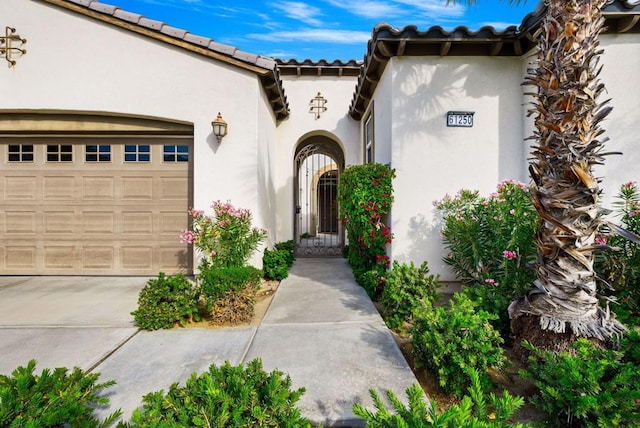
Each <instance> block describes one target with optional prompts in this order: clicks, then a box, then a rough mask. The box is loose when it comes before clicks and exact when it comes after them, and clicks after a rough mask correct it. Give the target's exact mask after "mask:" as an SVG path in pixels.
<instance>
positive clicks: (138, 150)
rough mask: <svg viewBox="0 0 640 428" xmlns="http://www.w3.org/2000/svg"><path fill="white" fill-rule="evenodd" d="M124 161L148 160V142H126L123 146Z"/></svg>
mask: <svg viewBox="0 0 640 428" xmlns="http://www.w3.org/2000/svg"><path fill="white" fill-rule="evenodd" d="M124 161H125V162H150V161H151V148H150V146H149V145H148V144H127V145H125V146H124Z"/></svg>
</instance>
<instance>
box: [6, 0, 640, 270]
mask: <svg viewBox="0 0 640 428" xmlns="http://www.w3.org/2000/svg"><path fill="white" fill-rule="evenodd" d="M114 3H117V0H114ZM542 14H544V10H543V9H537V10H536V11H535V12H533V13H532V14H529V15H527V16H526V17H524V18H523V21H522V24H521V25H520V26H519V27H509V28H507V29H506V30H504V31H496V30H495V29H494V28H491V27H483V28H481V29H480V30H478V31H471V30H469V29H467V28H465V27H459V28H456V29H455V30H453V31H451V32H447V31H444V30H443V29H441V28H440V27H433V28H430V29H426V30H425V31H420V30H418V29H417V28H415V27H412V26H409V27H405V28H402V29H396V28H392V27H390V26H388V25H385V24H380V25H378V26H376V27H375V28H374V29H373V32H372V36H371V40H370V41H369V43H368V45H367V46H363V51H365V50H366V54H365V55H364V60H363V61H354V60H350V61H347V62H341V61H335V62H332V63H328V62H326V61H318V62H312V61H308V60H306V61H296V60H291V61H287V62H284V61H280V60H277V59H273V58H266V57H262V56H259V55H254V54H251V53H247V52H242V51H239V50H238V49H236V48H234V47H232V46H228V45H223V44H220V43H217V42H216V41H214V40H212V39H209V38H206V37H200V36H198V35H194V34H191V33H189V32H188V29H179V28H174V27H171V26H169V25H167V24H165V23H162V22H158V21H154V20H150V19H147V18H145V17H143V16H140V15H138V14H136V13H134V12H131V11H125V10H122V9H121V8H118V7H117V6H114V5H108V4H105V3H102V2H99V1H95V0H2V1H1V2H0V30H2V31H4V32H5V36H3V38H1V39H0V53H2V57H0V274H2V275H31V274H43V275H44V274H47V275H49V274H53V275H55V274H61V275H68V274H85V275H155V274H157V273H158V272H159V271H164V272H167V273H173V272H178V271H182V272H186V273H192V272H193V270H194V265H196V264H197V263H195V262H194V253H193V249H191V248H189V247H188V246H186V245H185V244H181V243H180V242H179V235H180V232H181V231H182V230H183V229H185V228H186V227H187V226H188V222H189V216H188V214H187V210H188V209H189V208H191V207H195V208H200V209H206V208H207V207H209V205H210V204H211V203H212V202H213V201H214V200H222V201H226V200H229V201H231V203H233V204H234V205H236V206H238V207H242V208H248V209H250V210H251V211H252V213H253V217H254V222H255V224H256V225H257V226H260V227H264V228H265V229H267V230H268V241H269V244H272V243H274V242H279V241H285V240H288V239H294V240H295V241H296V242H297V244H298V246H299V251H300V253H301V254H306V255H332V254H339V253H340V248H341V246H342V245H343V244H344V242H345V236H344V230H343V229H342V226H341V225H340V224H339V222H338V221H337V217H336V216H337V207H336V205H335V194H336V185H337V180H338V179H339V176H340V173H341V171H342V170H343V169H344V168H345V167H346V166H348V165H356V164H362V163H365V162H379V163H386V164H390V165H391V167H393V168H395V169H396V172H397V179H396V181H395V182H394V188H395V203H394V207H393V211H392V213H391V215H390V218H389V223H390V226H391V227H392V231H393V233H394V235H395V240H394V242H393V243H392V244H391V245H390V246H389V248H388V253H389V255H390V257H391V258H392V259H395V260H399V261H401V262H402V261H414V262H416V263H421V262H422V261H423V260H427V261H428V262H429V265H430V267H431V269H432V271H434V272H435V273H440V274H441V275H442V278H443V279H444V280H451V279H453V278H452V275H451V274H450V273H449V272H448V271H447V269H446V267H445V266H443V264H442V262H441V257H442V252H443V249H442V242H441V239H440V235H439V224H438V219H437V218H436V217H435V216H434V212H433V207H432V201H433V200H435V199H441V198H442V197H443V196H444V195H445V194H446V193H449V194H452V193H455V192H456V191H458V190H459V189H460V188H462V187H464V188H472V189H479V190H480V191H482V192H484V193H487V194H488V193H490V192H491V191H493V190H494V188H495V186H496V184H497V183H498V182H499V181H501V180H504V179H516V180H520V181H528V175H527V158H528V152H529V147H528V144H529V143H527V142H525V138H526V137H528V136H529V135H530V134H531V130H532V126H531V121H530V120H529V119H528V118H527V108H528V106H527V99H526V96H525V95H524V92H525V91H526V89H525V88H523V87H522V86H521V82H522V81H523V80H524V76H525V74H526V72H527V68H528V67H530V61H531V57H530V53H531V52H532V50H533V49H535V37H534V33H535V31H536V28H537V26H538V24H539V21H540V18H541V16H542ZM605 15H606V17H607V27H608V30H607V32H606V33H605V34H604V35H603V36H602V42H601V43H602V47H603V48H604V55H603V65H604V69H603V73H602V76H601V77H602V80H603V81H604V83H605V84H606V85H607V88H608V93H609V96H610V97H611V98H612V105H613V106H614V111H613V113H612V114H611V115H610V116H609V119H608V120H607V121H606V124H605V126H606V129H607V132H608V136H609V137H610V138H611V141H610V143H609V148H610V149H611V151H621V152H623V153H624V155H623V156H618V157H611V158H609V159H608V163H607V164H606V165H605V166H604V167H602V168H601V171H600V170H599V171H598V172H599V173H600V172H601V174H602V175H603V176H605V177H606V180H605V181H604V182H603V187H604V190H605V196H606V197H608V198H610V197H611V196H613V194H615V191H616V189H617V188H618V186H619V185H620V184H621V183H623V182H626V181H629V180H636V179H639V178H640V171H639V170H638V168H637V167H636V165H638V164H639V162H640V151H638V150H637V149H636V147H635V145H636V144H637V141H638V137H637V134H638V131H639V130H640V128H639V127H638V122H639V121H640V88H639V85H638V83H639V81H638V76H640V4H638V3H637V2H634V1H630V0H616V1H612V2H610V4H609V5H608V6H607V7H606V9H605ZM6 27H8V28H6ZM5 28H6V30H5ZM11 29H15V32H12V31H11ZM18 35H19V36H20V37H17V36H18ZM14 36H16V37H14ZM22 39H26V40H27V42H26V43H24V42H23V41H22ZM21 49H26V53H23V52H22V51H21ZM5 60H6V62H5ZM448 112H462V113H466V115H463V116H460V119H457V120H460V122H457V123H453V122H449V123H448V119H447V116H448V114H447V113H448ZM218 113H220V114H221V116H222V117H223V118H224V120H225V121H226V123H227V125H228V132H227V135H225V136H224V137H223V138H222V139H221V140H220V142H218V140H217V138H216V137H215V135H214V134H213V128H212V121H213V120H214V119H215V118H216V116H217V115H218ZM471 118H472V119H473V126H450V125H455V124H458V125H469V124H470V122H467V121H469V120H470V119H471ZM452 120H454V119H452ZM606 200H607V199H606V198H605V201H606ZM254 262H255V263H258V264H259V262H260V256H259V255H256V257H255V260H254Z"/></svg>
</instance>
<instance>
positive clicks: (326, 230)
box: [294, 143, 344, 257]
mask: <svg viewBox="0 0 640 428" xmlns="http://www.w3.org/2000/svg"><path fill="white" fill-rule="evenodd" d="M343 164H344V161H343V160H342V154H341V151H340V152H339V153H336V148H335V147H332V145H327V144H326V143H324V144H323V143H312V144H307V145H305V146H303V147H302V148H301V149H300V150H299V151H298V153H297V154H296V158H295V186H296V187H295V189H296V194H295V198H294V199H295V209H296V213H295V221H294V224H295V226H294V234H295V237H294V239H295V242H296V255H297V256H299V257H305V256H306V257H319V256H340V255H341V254H342V247H343V245H344V231H343V228H342V226H341V225H340V222H339V219H338V216H339V214H338V182H339V180H340V173H341V171H342V168H343Z"/></svg>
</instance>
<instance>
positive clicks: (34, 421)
mask: <svg viewBox="0 0 640 428" xmlns="http://www.w3.org/2000/svg"><path fill="white" fill-rule="evenodd" d="M35 367H36V361H35V360H31V361H29V363H28V364H27V365H26V366H25V367H23V366H20V367H18V368H16V369H15V370H14V371H13V372H12V373H11V376H5V375H0V427H8V428H23V427H24V428H49V427H51V428H55V427H62V426H71V427H74V428H76V427H77V428H102V427H109V426H112V425H113V423H114V421H115V420H117V419H118V418H119V417H120V415H121V414H122V412H120V410H118V411H116V412H114V413H112V414H111V415H109V416H108V417H106V418H105V419H103V420H100V419H97V418H95V417H94V416H93V411H94V408H95V407H96V406H101V405H106V404H108V403H109V399H108V398H107V397H105V396H104V395H103V394H102V391H103V390H104V389H106V388H109V387H111V386H113V385H115V381H112V380H110V381H106V382H102V383H99V382H98V378H99V376H100V375H99V374H98V373H88V374H87V373H84V372H83V371H82V370H81V369H79V368H77V367H76V368H74V369H73V370H72V371H69V370H68V369H67V368H65V367H59V368H56V369H54V370H53V371H52V370H49V369H44V370H42V373H41V374H40V375H36V374H34V371H35Z"/></svg>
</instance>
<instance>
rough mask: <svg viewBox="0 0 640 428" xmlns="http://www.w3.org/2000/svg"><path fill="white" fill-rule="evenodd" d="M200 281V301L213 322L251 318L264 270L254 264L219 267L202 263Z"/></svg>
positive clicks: (236, 321)
mask: <svg viewBox="0 0 640 428" xmlns="http://www.w3.org/2000/svg"><path fill="white" fill-rule="evenodd" d="M200 269H201V270H200V274H199V275H198V284H199V286H200V294H201V297H200V303H201V304H202V305H203V310H204V311H205V313H206V315H207V317H208V318H209V319H210V320H211V321H212V322H213V323H214V324H228V323H229V324H238V323H242V322H246V321H249V320H251V318H252V317H253V314H254V305H255V300H256V293H257V291H258V289H259V288H260V278H261V277H262V272H261V271H260V270H259V269H257V268H255V267H253V266H228V267H216V266H213V265H207V264H205V263H203V264H202V265H201V266H200Z"/></svg>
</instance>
